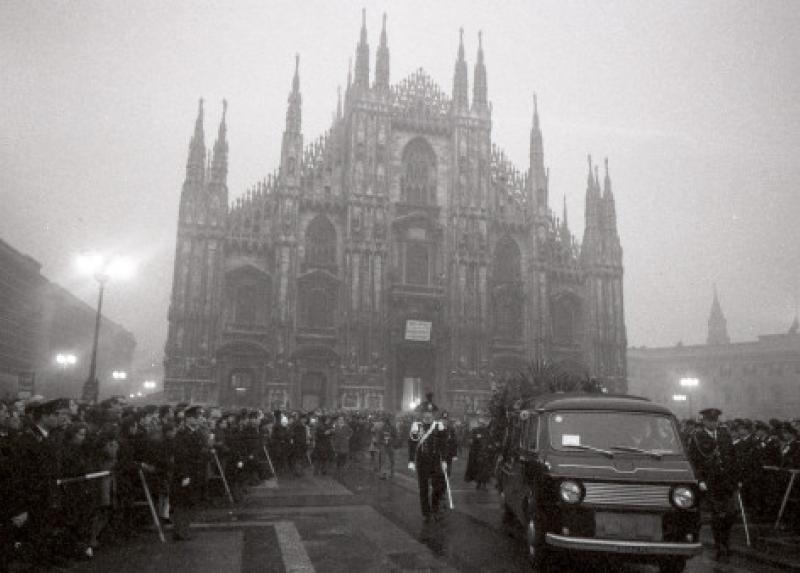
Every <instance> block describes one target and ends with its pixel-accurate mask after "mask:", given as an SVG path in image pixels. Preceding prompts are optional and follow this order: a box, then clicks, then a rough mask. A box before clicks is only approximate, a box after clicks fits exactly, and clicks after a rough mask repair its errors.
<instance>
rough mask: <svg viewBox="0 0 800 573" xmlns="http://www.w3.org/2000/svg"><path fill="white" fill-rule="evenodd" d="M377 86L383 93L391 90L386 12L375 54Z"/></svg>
mask: <svg viewBox="0 0 800 573" xmlns="http://www.w3.org/2000/svg"><path fill="white" fill-rule="evenodd" d="M375 58H376V59H375V86H376V87H377V88H378V91H380V92H381V93H386V92H388V91H389V44H388V42H387V40H386V13H385V12H384V14H383V27H382V28H381V43H380V45H379V46H378V51H377V54H376V56H375Z"/></svg>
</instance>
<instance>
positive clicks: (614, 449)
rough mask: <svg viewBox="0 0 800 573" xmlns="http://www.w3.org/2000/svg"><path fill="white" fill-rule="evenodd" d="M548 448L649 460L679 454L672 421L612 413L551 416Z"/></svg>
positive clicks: (668, 418)
mask: <svg viewBox="0 0 800 573" xmlns="http://www.w3.org/2000/svg"><path fill="white" fill-rule="evenodd" d="M549 429H550V432H549V433H550V445H551V446H552V447H553V448H555V449H557V450H578V449H579V450H591V451H599V452H600V453H603V454H606V455H609V456H613V455H614V454H617V453H620V452H630V453H640V454H647V455H653V456H661V455H663V454H675V453H679V452H680V451H681V446H680V440H679V438H678V434H677V432H676V431H675V425H674V424H673V422H672V418H670V417H669V416H664V415H661V414H647V413H639V412H614V411H576V412H551V413H550V416H549Z"/></svg>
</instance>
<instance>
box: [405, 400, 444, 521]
mask: <svg viewBox="0 0 800 573" xmlns="http://www.w3.org/2000/svg"><path fill="white" fill-rule="evenodd" d="M423 407H424V408H425V410H424V411H423V412H422V421H420V422H415V423H414V424H412V426H411V434H410V436H409V439H408V460H409V462H408V468H409V469H410V470H412V471H416V472H417V483H418V485H419V502H420V508H421V509H422V517H423V519H424V520H425V523H429V522H430V520H431V517H433V518H434V519H436V520H437V521H438V520H439V519H440V518H441V514H440V513H439V502H440V500H441V498H442V495H443V494H444V493H445V475H444V472H445V469H446V464H445V457H446V455H447V433H446V432H445V431H444V424H442V423H441V422H435V421H434V419H433V417H434V408H435V406H434V405H433V403H431V402H427V403H426V404H423ZM443 466H444V467H443Z"/></svg>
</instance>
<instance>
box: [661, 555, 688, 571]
mask: <svg viewBox="0 0 800 573" xmlns="http://www.w3.org/2000/svg"><path fill="white" fill-rule="evenodd" d="M685 568H686V559H684V558H682V557H677V558H673V559H664V560H663V561H661V562H660V563H659V564H658V569H659V571H661V573H682V571H683V570H684V569H685Z"/></svg>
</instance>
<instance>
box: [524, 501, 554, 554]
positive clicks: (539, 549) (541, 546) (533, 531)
mask: <svg viewBox="0 0 800 573" xmlns="http://www.w3.org/2000/svg"><path fill="white" fill-rule="evenodd" d="M525 539H526V541H527V543H528V558H529V559H530V562H531V565H533V566H534V567H542V566H543V565H545V563H546V562H547V560H548V557H549V553H550V551H549V549H548V547H547V544H546V543H545V540H544V529H542V527H541V524H540V522H539V520H538V519H536V516H535V514H534V513H533V512H531V513H530V514H529V516H528V524H527V526H526V527H525Z"/></svg>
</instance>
